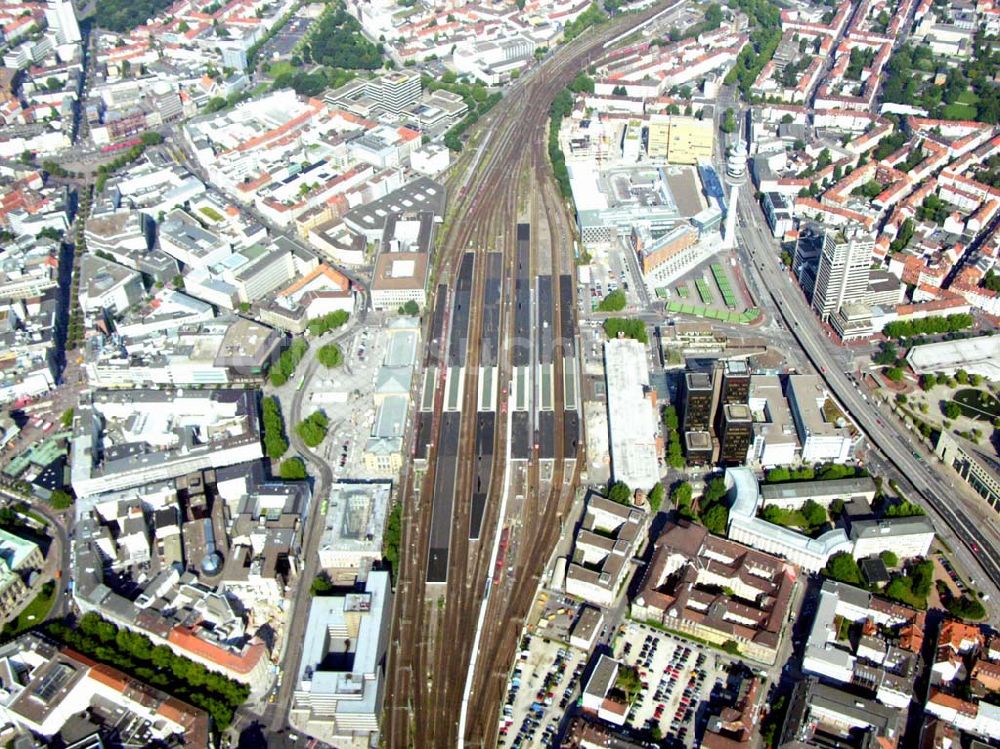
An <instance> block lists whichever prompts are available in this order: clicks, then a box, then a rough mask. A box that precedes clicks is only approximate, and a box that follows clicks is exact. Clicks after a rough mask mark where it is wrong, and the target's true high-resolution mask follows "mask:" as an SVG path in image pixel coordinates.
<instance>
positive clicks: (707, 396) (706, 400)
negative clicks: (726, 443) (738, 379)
mask: <svg viewBox="0 0 1000 749" xmlns="http://www.w3.org/2000/svg"><path fill="white" fill-rule="evenodd" d="M711 425H712V378H711V377H710V376H709V375H708V374H706V373H704V372H687V373H686V374H685V375H684V413H683V416H682V419H681V428H682V429H683V430H684V431H685V432H707V431H708V430H709V429H710V428H711Z"/></svg>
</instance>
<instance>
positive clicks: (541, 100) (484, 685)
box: [383, 8, 657, 749]
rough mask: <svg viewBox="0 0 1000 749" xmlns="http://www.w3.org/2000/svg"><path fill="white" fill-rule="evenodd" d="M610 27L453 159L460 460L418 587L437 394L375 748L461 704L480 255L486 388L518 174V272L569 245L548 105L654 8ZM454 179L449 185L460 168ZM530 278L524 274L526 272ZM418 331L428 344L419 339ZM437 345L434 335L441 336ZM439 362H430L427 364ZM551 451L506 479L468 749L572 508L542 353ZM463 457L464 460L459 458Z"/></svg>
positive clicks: (444, 722)
mask: <svg viewBox="0 0 1000 749" xmlns="http://www.w3.org/2000/svg"><path fill="white" fill-rule="evenodd" d="M656 12H657V9H656V8H654V9H650V10H649V11H647V12H646V13H644V14H641V15H635V16H629V17H622V18H619V19H615V20H614V21H612V22H610V23H608V24H607V25H605V26H603V27H601V28H600V29H598V30H595V31H591V32H588V33H587V34H585V35H583V36H581V37H579V38H578V39H576V40H574V41H573V42H571V43H570V44H568V45H566V46H565V47H563V48H562V49H561V50H560V51H559V52H557V53H556V55H555V56H553V58H551V59H550V60H549V61H548V63H547V64H546V65H545V66H543V68H541V69H539V70H538V71H536V72H534V73H533V74H531V75H530V77H529V79H528V80H525V81H523V82H522V84H521V85H519V86H516V87H514V89H513V90H512V91H511V93H510V94H509V95H508V96H507V97H506V98H505V99H504V100H503V101H502V102H501V103H500V104H498V105H497V107H496V108H494V110H492V111H491V112H490V113H489V114H488V115H487V116H486V117H484V118H483V120H482V121H481V123H480V124H479V127H478V129H477V140H476V146H475V151H474V152H473V153H469V152H467V153H469V155H468V156H467V155H465V154H463V156H462V157H460V159H459V160H458V162H457V167H456V170H455V171H454V172H453V173H452V174H451V175H450V177H449V180H448V184H449V185H450V186H452V188H455V187H458V189H459V194H458V195H457V196H452V195H450V196H449V199H450V200H453V203H452V205H453V208H452V210H451V211H450V212H449V214H448V219H446V226H447V229H446V231H445V232H444V235H443V237H442V241H441V243H440V249H439V250H438V281H439V282H440V284H441V286H439V287H438V289H437V292H436V294H435V299H434V302H433V303H434V304H437V303H438V297H439V296H440V295H441V294H442V293H444V292H443V289H444V288H445V286H446V285H450V284H451V283H453V282H454V280H455V279H457V278H458V271H459V267H460V264H461V263H462V258H463V256H464V255H465V254H466V253H467V252H472V253H475V255H476V265H475V269H474V273H473V287H472V288H473V293H472V296H471V306H470V310H469V331H470V334H469V340H468V348H467V351H466V358H465V382H464V385H465V390H464V394H463V399H462V407H461V420H462V421H461V427H460V438H459V445H460V446H461V448H460V455H461V456H462V458H463V459H462V460H459V468H458V471H457V473H456V481H455V485H454V486H455V491H454V504H453V508H452V517H451V542H450V547H449V548H450V551H449V556H448V564H447V570H448V571H447V583H446V584H445V585H444V586H441V585H440V584H428V583H427V582H426V579H425V573H426V570H427V565H428V558H429V549H428V539H429V533H430V527H431V521H432V516H433V504H434V503H433V501H432V499H433V498H432V496H431V494H432V492H433V487H434V480H435V471H436V467H437V466H436V464H437V457H438V456H437V447H436V446H437V445H438V444H439V437H440V434H441V425H440V413H441V408H442V405H443V404H442V401H443V393H442V392H441V391H442V390H443V388H441V387H440V385H439V390H438V393H437V394H436V399H435V409H436V413H437V415H436V416H435V422H434V426H433V428H432V438H431V443H432V447H431V448H430V450H429V452H428V456H427V466H428V467H427V470H426V471H423V472H418V471H415V470H414V469H412V468H411V469H410V470H408V472H407V474H406V479H405V481H404V491H403V497H404V538H403V552H402V553H401V570H400V575H399V580H398V584H397V593H396V595H397V597H398V604H397V622H396V627H395V630H394V633H393V637H392V640H391V646H390V650H389V661H390V662H389V668H388V679H387V682H388V685H387V694H386V701H385V704H386V716H385V718H384V720H383V736H384V744H385V746H387V747H400V748H401V749H402V748H405V747H448V746H455V745H456V744H457V743H458V741H459V737H458V735H457V734H458V717H459V713H460V708H461V703H462V699H463V696H464V689H465V682H466V673H467V670H468V665H469V661H470V657H471V649H472V647H473V639H474V637H475V630H476V622H477V615H478V612H479V606H480V603H481V601H482V600H483V595H484V593H485V586H486V581H487V579H488V578H489V576H490V574H491V573H492V570H491V569H489V565H490V554H491V549H492V541H493V534H494V532H495V529H496V528H497V527H498V521H499V520H500V518H499V517H498V515H499V495H500V492H501V491H502V484H503V479H504V472H505V469H506V465H505V463H506V460H505V456H506V448H507V445H506V430H505V429H504V428H503V426H502V423H501V422H502V421H503V419H500V418H499V416H500V414H501V413H506V409H505V408H504V405H505V401H506V394H501V395H500V402H498V404H497V407H496V411H497V416H498V421H497V426H496V429H495V432H494V448H493V453H492V455H493V465H492V473H491V476H490V481H489V486H488V495H487V497H488V499H487V503H486V510H485V515H484V517H483V523H482V528H483V532H482V535H481V536H480V537H479V538H478V539H476V540H470V538H469V533H468V529H469V522H470V502H469V497H470V496H471V493H472V483H473V468H472V463H473V462H474V460H473V458H474V455H473V451H474V449H475V448H474V445H475V442H476V439H475V429H476V425H475V421H476V414H477V405H478V401H477V397H478V384H479V363H480V361H481V360H482V356H483V353H484V352H483V351H481V350H480V349H481V340H480V335H479V331H480V329H481V326H482V321H483V304H482V299H483V296H484V295H483V291H484V283H485V273H486V261H485V260H486V253H487V252H489V251H498V252H500V253H501V254H502V256H503V263H502V266H503V268H504V273H503V280H504V290H505V293H504V294H503V295H502V296H501V299H502V302H501V305H500V341H501V352H499V355H498V356H497V357H496V363H497V366H498V374H499V382H500V383H501V384H504V383H507V382H509V381H510V378H511V373H512V367H511V362H510V351H509V347H510V345H511V344H512V343H513V342H512V341H511V340H510V339H511V335H512V330H513V324H512V317H513V315H512V301H511V296H512V295H511V294H510V292H509V289H510V288H511V286H512V283H513V278H514V266H515V262H516V259H515V258H516V251H515V250H516V242H515V236H514V227H515V224H516V222H517V220H518V218H519V216H518V205H519V204H518V197H519V190H523V189H524V184H522V176H523V175H524V174H525V173H527V175H528V180H527V187H528V190H529V192H530V194H531V195H533V196H534V200H533V201H532V206H533V208H532V214H533V215H532V223H534V224H536V225H540V224H542V223H544V224H545V225H546V226H547V228H548V232H547V239H548V247H547V250H546V251H544V252H543V251H541V249H540V248H539V247H538V246H537V242H536V247H535V248H534V252H533V253H532V266H533V268H535V269H538V267H539V266H538V263H539V261H545V262H546V268H545V271H544V273H543V274H544V275H551V276H553V278H554V285H555V287H556V288H558V279H559V275H560V274H561V273H573V272H574V259H573V257H572V251H571V246H570V245H569V242H568V241H567V242H566V243H565V244H564V243H563V238H564V237H565V238H567V239H569V238H571V237H572V229H571V226H572V223H571V219H570V217H569V215H568V212H567V210H566V205H565V202H564V201H563V200H562V198H561V197H560V196H559V195H558V193H557V190H556V187H555V184H554V181H553V178H552V175H551V171H550V167H549V165H548V158H547V138H546V136H547V130H548V117H549V106H550V104H551V101H552V99H553V98H554V97H555V95H556V94H557V93H558V92H559V91H560V90H561V89H562V88H564V87H565V86H566V85H567V84H568V83H569V81H570V80H572V78H573V77H574V76H575V75H576V74H577V73H578V72H579V71H580V70H584V69H586V67H587V65H588V64H589V62H590V61H591V60H593V59H596V57H598V56H599V55H601V54H602V53H603V50H602V46H601V45H602V44H603V43H604V41H606V40H607V39H609V38H612V37H613V36H614V35H616V34H620V33H621V32H622V31H623V30H624V29H626V28H628V27H630V26H632V25H637V24H639V23H641V22H642V21H643V20H645V19H646V18H648V17H649V16H651V15H653V14H655V13H656ZM459 170H463V171H464V172H465V179H462V178H461V176H460V175H461V171H459ZM534 275H537V274H533V276H534ZM558 300H559V296H558V294H556V295H555V296H554V297H553V325H554V328H555V330H559V329H560V322H561V315H563V314H569V315H573V310H572V309H570V310H561V309H560V308H559V301H558ZM428 337H429V336H428ZM445 337H447V336H445ZM439 364H441V365H443V364H444V362H439ZM553 381H554V410H555V424H556V429H555V453H554V454H555V456H556V459H555V460H554V461H553V463H552V465H551V466H547V467H546V470H545V471H544V474H543V472H542V470H541V468H540V466H539V461H538V460H537V459H532V460H530V461H528V467H527V469H526V471H525V472H524V474H523V475H519V476H518V477H516V479H515V481H516V483H517V484H518V485H519V486H520V487H521V490H522V491H523V493H524V497H525V503H524V508H523V512H522V517H524V518H531V522H530V523H524V524H523V525H522V526H521V528H520V533H519V535H518V537H517V538H516V539H515V540H512V548H516V552H515V553H513V554H512V555H510V556H508V565H513V567H512V568H513V578H512V580H510V584H509V585H503V586H500V587H502V588H503V592H502V594H498V595H495V596H492V597H491V599H490V601H489V608H488V615H487V617H486V619H487V621H488V622H489V624H488V626H486V627H485V628H484V630H483V633H482V638H481V641H480V653H481V657H480V660H479V668H478V669H477V670H476V672H475V674H474V678H473V681H472V684H473V688H472V696H471V700H470V705H471V709H470V711H469V721H468V723H467V726H466V736H465V738H466V743H467V744H468V745H469V746H487V745H493V744H495V741H496V730H497V721H496V716H497V711H498V707H499V701H500V696H501V690H502V689H503V685H504V680H505V676H506V669H507V666H508V664H509V663H510V661H511V659H512V657H513V649H514V648H515V647H516V645H517V638H518V636H519V632H520V629H521V625H522V623H523V621H524V618H525V616H526V615H527V612H528V607H529V606H530V604H531V600H532V598H533V596H534V591H535V589H536V587H537V584H538V581H539V579H540V575H541V573H542V570H543V568H544V565H545V563H546V561H547V560H548V557H549V555H550V554H551V552H552V549H553V547H554V545H555V542H556V540H557V539H558V536H559V532H560V525H561V523H560V521H561V519H562V516H563V515H564V513H565V512H566V509H567V508H568V505H569V504H570V503H571V502H572V498H573V490H574V487H575V486H576V484H577V483H578V471H579V465H580V461H579V460H574V461H573V466H572V467H571V468H570V470H569V471H568V472H567V461H565V460H563V456H564V446H563V444H562V441H563V425H562V414H563V408H564V398H565V394H564V393H563V387H564V376H563V359H562V356H559V355H556V356H554V357H553ZM465 457H468V458H469V459H468V460H464V458H465Z"/></svg>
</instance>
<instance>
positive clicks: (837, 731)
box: [778, 677, 904, 748]
mask: <svg viewBox="0 0 1000 749" xmlns="http://www.w3.org/2000/svg"><path fill="white" fill-rule="evenodd" d="M902 715H903V714H902V713H901V712H900V710H899V709H897V708H895V707H889V706H887V705H880V704H879V703H877V702H876V701H875V700H871V699H866V698H864V697H859V696H858V695H856V694H854V693H853V692H847V691H844V690H841V689H837V688H836V687H832V686H828V685H826V684H821V683H819V681H818V680H817V679H816V678H815V677H811V678H807V679H803V680H802V681H800V682H798V683H797V684H796V685H795V689H794V691H793V692H792V697H791V699H790V700H789V703H788V712H787V713H786V717H785V723H784V726H783V728H782V731H781V738H780V739H779V741H778V746H796V747H817V748H819V747H828V746H836V745H841V744H844V743H850V745H852V746H896V745H897V744H898V742H899V738H900V735H901V733H902V730H903V728H904V726H903V725H901V717H902Z"/></svg>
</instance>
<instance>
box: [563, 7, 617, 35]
mask: <svg viewBox="0 0 1000 749" xmlns="http://www.w3.org/2000/svg"><path fill="white" fill-rule="evenodd" d="M606 18H607V16H605V15H604V14H603V13H602V12H601V9H600V7H599V6H598V5H597V3H591V4H590V7H589V8H587V9H586V10H585V11H583V13H581V14H580V15H578V16H577V17H576V18H574V19H573V20H572V21H570V22H569V23H567V24H566V27H565V28H564V29H563V39H564V40H565V41H567V42H570V41H573V40H574V39H576V38H577V37H578V36H580V34H582V33H583V32H584V31H586V30H587V29H589V28H590V27H591V26H596V25H597V24H599V23H602V22H603V21H604V20H605V19H606Z"/></svg>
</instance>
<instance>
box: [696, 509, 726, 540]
mask: <svg viewBox="0 0 1000 749" xmlns="http://www.w3.org/2000/svg"><path fill="white" fill-rule="evenodd" d="M701 522H702V523H703V524H704V526H705V527H706V528H708V530H709V531H710V532H711V533H714V534H716V535H717V536H724V535H726V526H727V525H729V509H728V508H727V507H726V506H725V505H724V504H722V503H718V504H714V505H712V506H711V507H709V508H708V509H707V510H705V512H704V513H703V514H702V516H701Z"/></svg>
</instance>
